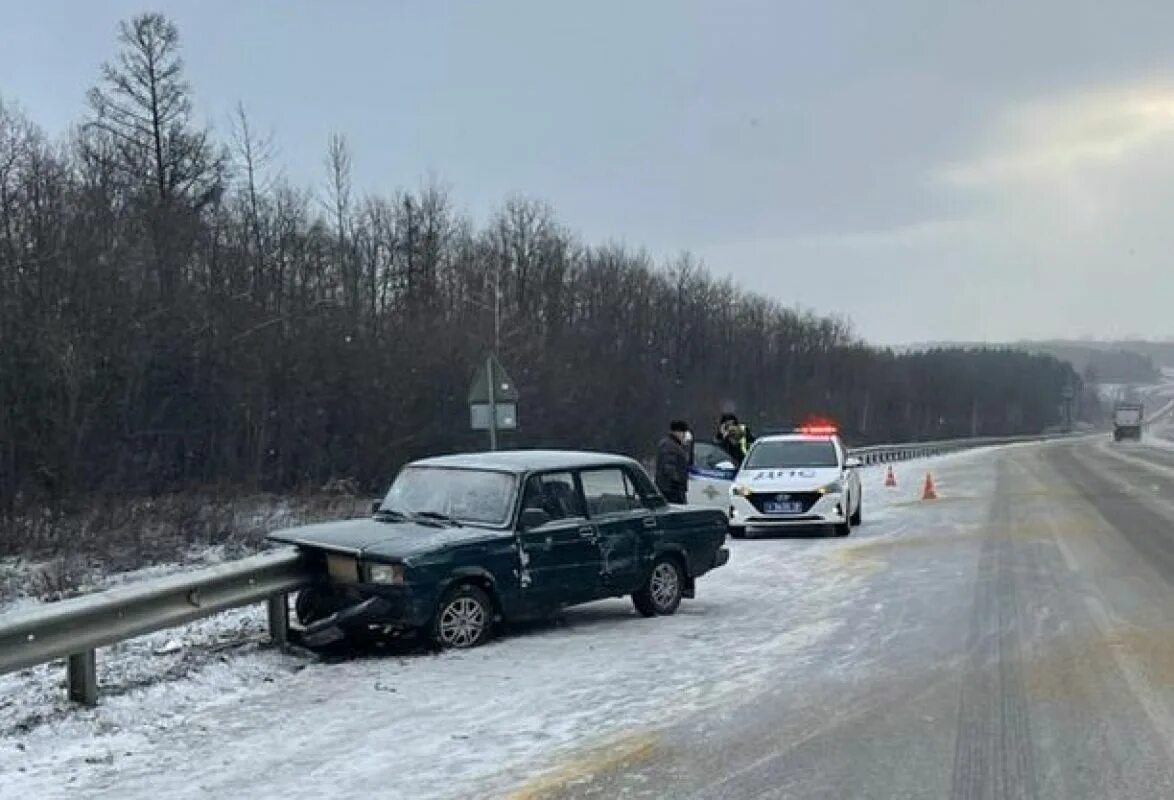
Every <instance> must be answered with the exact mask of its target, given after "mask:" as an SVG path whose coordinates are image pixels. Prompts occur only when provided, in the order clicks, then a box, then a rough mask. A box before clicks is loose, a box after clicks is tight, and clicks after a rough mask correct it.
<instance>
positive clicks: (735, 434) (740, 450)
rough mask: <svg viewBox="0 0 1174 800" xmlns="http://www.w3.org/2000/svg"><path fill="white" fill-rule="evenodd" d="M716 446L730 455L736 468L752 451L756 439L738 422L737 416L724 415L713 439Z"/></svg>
mask: <svg viewBox="0 0 1174 800" xmlns="http://www.w3.org/2000/svg"><path fill="white" fill-rule="evenodd" d="M713 441H714V444H716V445H717V446H718V447H720V448H721V449H723V450H725V451H726V453H728V454H729V456H730V460H731V461H733V462H734V466H736V467H740V466H741V465H742V462H743V461H744V460H745V459H746V454H747V453H748V452H749V451H750V445H751V444H753V442H754V437H753V436H752V435H751V433H750V429H749V428H748V427H746V426H745V425H743V424H742V423H740V422H739V421H738V417H737V415H735V414H729V413H726V414H722V416H721V419H720V420H719V421H718V425H717V433H716V434H714V437H713Z"/></svg>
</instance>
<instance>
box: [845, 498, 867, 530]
mask: <svg viewBox="0 0 1174 800" xmlns="http://www.w3.org/2000/svg"><path fill="white" fill-rule="evenodd" d="M863 521H864V503H863V502H862V503H860V504H859V505H857V506H856V510H855V511H853V512H852V516H851V517H849V518H848V522H849V523H850V524H852V525H854V526H858V525H860V523H861V522H863Z"/></svg>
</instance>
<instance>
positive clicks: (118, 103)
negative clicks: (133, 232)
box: [88, 13, 224, 300]
mask: <svg viewBox="0 0 1174 800" xmlns="http://www.w3.org/2000/svg"><path fill="white" fill-rule="evenodd" d="M118 43H119V45H120V47H121V49H120V52H119V54H118V56H117V59H116V60H115V61H114V62H113V63H110V62H108V63H106V64H104V65H103V66H102V82H101V84H100V85H98V86H95V87H94V88H92V89H91V90H90V92H89V95H88V99H89V103H90V107H91V110H92V112H93V117H92V119H91V120H90V122H89V127H90V128H91V130H92V131H94V132H97V133H100V134H102V135H105V136H106V137H109V139H110V141H111V143H112V144H113V152H114V154H115V155H116V165H117V166H118V167H119V168H121V169H122V170H123V171H124V172H125V173H126V174H127V176H128V177H129V179H130V181H131V182H134V181H137V180H143V179H145V180H146V182H148V183H149V185H150V187H151V191H152V193H153V196H154V202H153V203H152V204H151V205H152V210H153V212H154V213H153V214H152V216H151V228H152V234H153V236H152V238H153V241H154V245H155V248H154V249H155V260H156V270H157V272H158V280H159V284H160V291H161V293H162V295H163V297H164V299H165V300H169V299H170V298H171V297H172V296H173V295H174V292H175V287H176V283H177V280H178V276H177V272H178V269H179V267H178V261H179V260H180V256H179V254H178V253H176V252H175V248H174V246H173V245H174V244H175V241H174V240H175V239H182V238H183V237H180V236H177V235H176V234H177V231H175V230H173V228H174V227H176V225H177V221H179V220H181V219H182V218H183V217H184V216H187V215H188V214H190V213H191V212H196V213H198V212H199V211H200V210H201V209H203V208H204V207H206V206H208V205H209V204H210V203H212V202H213V201H214V200H215V199H216V198H217V197H218V196H219V194H220V192H221V190H222V179H223V168H224V157H223V154H222V153H221V152H219V151H218V150H217V149H216V148H215V147H214V146H213V145H212V143H211V139H210V134H209V132H208V131H207V130H206V129H202V128H196V127H194V126H193V124H192V119H191V116H192V106H191V97H190V87H189V86H188V83H187V81H186V80H185V79H184V76H183V60H182V59H181V58H180V56H179V44H180V42H179V32H178V30H177V29H176V27H175V25H174V24H173V23H172V22H171V21H170V20H168V19H167V18H166V17H165V16H163V15H162V14H158V13H147V14H141V15H139V16H137V17H134V18H133V19H131V20H130V21H129V22H123V23H121V24H120V25H119V33H118Z"/></svg>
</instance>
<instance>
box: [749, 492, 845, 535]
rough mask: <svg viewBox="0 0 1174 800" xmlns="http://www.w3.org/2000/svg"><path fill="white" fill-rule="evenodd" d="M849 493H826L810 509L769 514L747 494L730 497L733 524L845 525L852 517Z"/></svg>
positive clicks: (758, 526) (788, 526)
mask: <svg viewBox="0 0 1174 800" xmlns="http://www.w3.org/2000/svg"><path fill="white" fill-rule="evenodd" d="M846 504H847V497H846V496H845V495H843V494H825V495H823V496H822V497H820V498H819V499H818V500H816V501H815V503H814V504H813V505H812V506H811V508H809V509H808V510H807V511H804V512H798V513H794V514H767V513H764V512H762V511H759V510H758V509H757V508H755V507H754V505H753V504H752V503H751V502H750V501H749V500H747V499H746V498H745V497H736V496H735V497H731V498H730V527H732V528H790V527H800V526H810V525H843V524H845V523H846V522H847V521H848V511H847V505H846Z"/></svg>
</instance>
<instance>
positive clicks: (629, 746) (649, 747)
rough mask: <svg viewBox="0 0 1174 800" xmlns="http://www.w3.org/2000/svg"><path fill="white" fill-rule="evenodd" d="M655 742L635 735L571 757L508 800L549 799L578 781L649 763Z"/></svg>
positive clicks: (649, 735)
mask: <svg viewBox="0 0 1174 800" xmlns="http://www.w3.org/2000/svg"><path fill="white" fill-rule="evenodd" d="M656 741H657V737H656V735H655V734H652V733H636V734H630V735H628V736H625V737H623V738H621V739H619V740H618V741H614V742H611V743H610V744H605V745H603V746H601V747H597V748H595V749H594V750H591V751H590V752H587V753H584V754H583V755H581V756H577V757H575V758H572V759H571V760H570V761H567V762H566V763H564V764H563V765H562V766H560V767H557V768H556V769H554V770H553V771H551V772H547V773H545V774H543V775H539V776H538V777H537V778H535V779H534V780H532V781H530V782H529V783H527V784H526V785H525V786H522V787H521V788H520V789H516V790H515V791H513V792H511V793H510V794H509V795H507V800H541V799H542V798H546V797H552V796H554V795H555V794H556V793H557V792H559V791H561V790H563V789H566V788H567V787H568V786H570V785H571V784H573V783H577V782H578V781H582V780H586V779H588V778H591V777H593V776H595V775H598V774H600V773H603V772H609V771H611V770H615V769H618V768H620V767H630V766H632V765H634V764H639V763H642V762H644V761H648V760H649V759H650V758H652V754H653V753H654V752H656Z"/></svg>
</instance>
